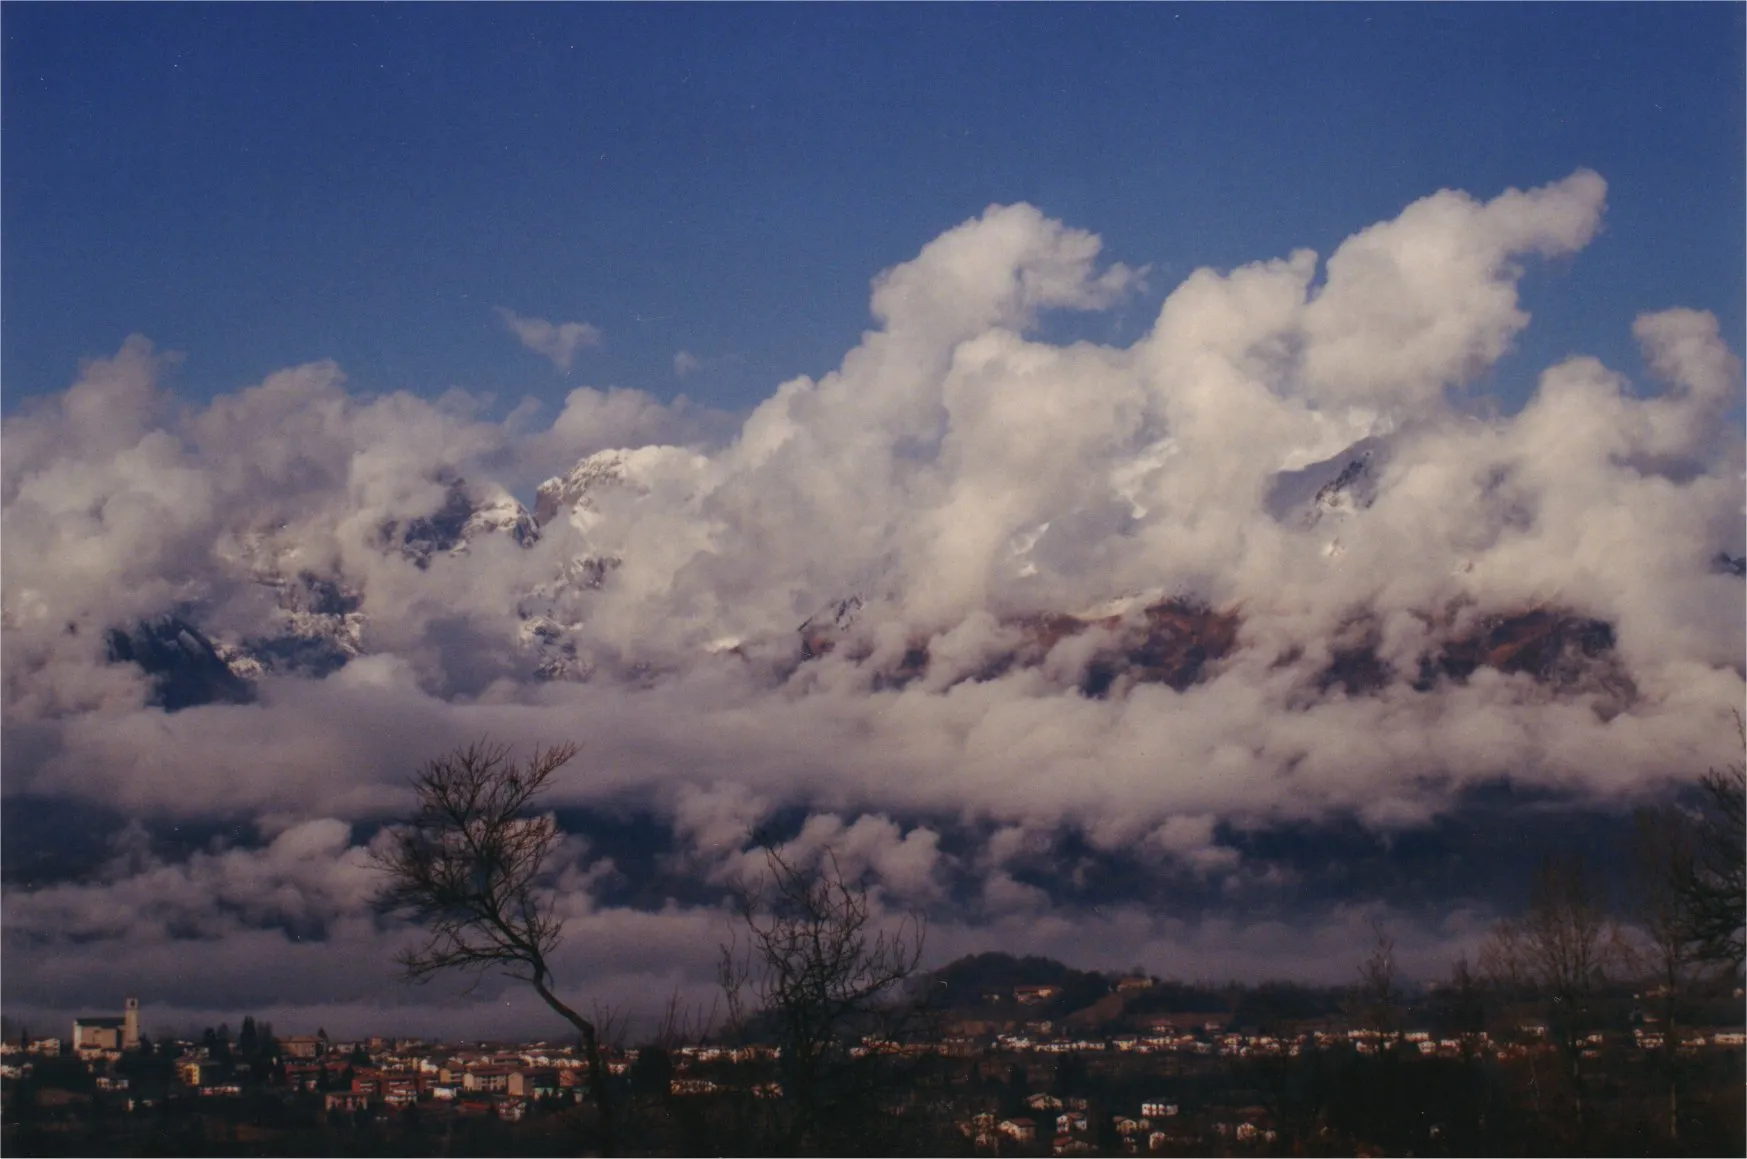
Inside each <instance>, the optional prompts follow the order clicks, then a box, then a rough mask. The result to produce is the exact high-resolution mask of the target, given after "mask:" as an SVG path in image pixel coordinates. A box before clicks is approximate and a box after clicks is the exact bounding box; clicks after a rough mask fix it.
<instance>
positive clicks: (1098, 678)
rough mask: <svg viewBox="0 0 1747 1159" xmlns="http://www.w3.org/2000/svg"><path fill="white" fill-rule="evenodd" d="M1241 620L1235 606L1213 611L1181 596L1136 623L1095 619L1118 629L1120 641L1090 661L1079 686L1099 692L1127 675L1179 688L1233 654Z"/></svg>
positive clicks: (1090, 692)
mask: <svg viewBox="0 0 1747 1159" xmlns="http://www.w3.org/2000/svg"><path fill="white" fill-rule="evenodd" d="M1239 622H1240V621H1239V619H1238V616H1237V613H1236V612H1234V611H1214V610H1213V609H1211V608H1206V607H1201V606H1199V605H1197V604H1192V603H1189V602H1187V601H1185V600H1163V601H1161V602H1159V603H1156V604H1153V605H1151V606H1150V607H1148V608H1147V609H1146V610H1145V612H1144V613H1143V614H1142V620H1141V623H1140V624H1139V625H1138V626H1135V625H1132V624H1128V623H1126V622H1124V620H1123V619H1122V618H1121V617H1111V618H1110V619H1107V620H1103V621H1099V623H1100V626H1103V627H1106V628H1109V629H1111V630H1113V631H1115V632H1116V633H1117V641H1118V642H1117V645H1116V647H1115V648H1113V649H1110V650H1107V651H1101V652H1100V653H1099V654H1098V656H1097V657H1096V658H1095V659H1094V660H1093V661H1092V663H1091V664H1090V665H1088V667H1087V670H1086V678H1085V680H1084V681H1083V682H1082V684H1081V689H1082V691H1084V692H1086V693H1087V695H1090V696H1100V695H1103V693H1104V692H1106V691H1107V690H1108V689H1109V687H1110V685H1111V684H1113V683H1115V681H1116V680H1117V678H1118V677H1120V676H1123V675H1127V676H1129V677H1131V678H1133V679H1134V681H1135V682H1136V683H1139V684H1165V685H1169V686H1170V687H1171V688H1174V689H1176V690H1177V691H1178V692H1181V691H1183V690H1184V689H1185V688H1188V687H1189V686H1191V685H1193V684H1198V683H1200V682H1201V680H1202V679H1203V678H1204V677H1205V676H1206V675H1207V668H1208V665H1210V664H1212V663H1213V662H1214V661H1216V660H1220V659H1223V658H1224V657H1226V656H1227V655H1229V654H1230V653H1231V650H1232V648H1233V646H1234V645H1236V643H1237V630H1238V624H1239Z"/></svg>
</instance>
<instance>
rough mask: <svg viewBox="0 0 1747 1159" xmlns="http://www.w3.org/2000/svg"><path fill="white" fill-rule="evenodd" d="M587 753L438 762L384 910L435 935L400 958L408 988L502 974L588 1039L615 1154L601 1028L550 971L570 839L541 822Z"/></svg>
mask: <svg viewBox="0 0 1747 1159" xmlns="http://www.w3.org/2000/svg"><path fill="white" fill-rule="evenodd" d="M576 751H577V750H576V746H575V745H571V744H566V745H557V746H554V747H552V748H547V749H535V750H534V753H533V755H532V756H531V757H530V758H529V760H528V762H527V763H526V764H520V763H518V762H516V761H515V760H513V759H512V758H511V750H510V747H509V746H508V745H502V744H494V743H492V742H489V741H476V742H474V743H473V744H470V745H466V746H464V747H462V748H458V749H456V750H454V751H453V752H450V753H447V754H445V755H443V756H440V757H438V758H436V759H435V760H432V761H430V762H429V763H427V764H426V765H425V766H424V767H423V768H422V769H420V770H419V772H418V774H417V775H416V776H415V777H414V779H413V789H414V791H415V793H416V794H417V797H418V811H417V812H416V813H415V814H414V815H413V817H412V819H411V821H410V822H408V823H407V824H405V825H403V826H401V827H400V828H398V829H396V830H395V831H394V832H393V834H392V837H391V840H390V841H389V843H388V845H387V847H386V849H385V850H384V851H383V852H382V853H380V854H379V855H378V857H377V865H378V868H379V869H381V871H382V872H383V874H384V875H385V876H386V881H385V883H384V885H383V887H382V888H381V890H380V891H379V893H378V895H377V904H378V905H379V906H380V907H381V908H382V909H383V910H385V911H387V912H391V913H396V914H399V915H401V916H403V917H406V918H408V919H409V920H411V921H413V922H415V923H417V924H419V925H422V926H424V927H425V928H426V929H427V930H428V931H429V936H428V937H427V938H426V939H425V942H424V944H423V945H422V946H420V947H418V948H416V949H409V950H407V951H405V952H404V953H402V954H400V955H399V956H398V958H397V959H396V960H397V961H398V962H399V964H400V966H401V968H402V970H403V971H404V974H405V977H406V978H407V980H408V981H411V982H427V981H429V980H430V979H431V978H433V977H435V976H436V975H438V974H440V973H443V972H445V971H449V970H456V971H461V972H464V973H465V972H475V973H485V972H489V971H499V972H502V973H504V974H507V975H508V976H510V977H512V978H515V979H517V980H519V981H523V982H526V983H528V984H529V985H530V986H532V987H533V988H534V992H535V993H536V994H538V995H539V996H540V998H541V1000H542V1001H543V1002H545V1003H546V1005H548V1006H550V1007H551V1008H552V1009H553V1011H555V1012H556V1013H557V1014H558V1015H560V1016H561V1017H562V1018H564V1020H565V1021H567V1022H569V1023H570V1024H571V1025H572V1026H573V1027H575V1028H576V1030H577V1033H578V1034H579V1035H581V1037H582V1044H583V1049H584V1051H585V1053H586V1055H587V1058H588V1075H589V1091H590V1094H591V1095H592V1096H593V1098H594V1102H595V1106H596V1108H597V1110H598V1113H599V1115H600V1125H601V1135H602V1140H603V1150H605V1151H606V1152H607V1153H608V1154H611V1151H612V1145H613V1129H612V1128H613V1116H612V1110H613V1107H612V1097H611V1087H610V1084H609V1082H608V1079H607V1073H606V1069H605V1066H604V1065H603V1063H602V1060H601V1052H600V1036H599V1034H598V1033H597V1026H596V1022H595V1021H594V1020H591V1019H588V1018H585V1017H583V1016H582V1015H581V1014H579V1013H577V1011H576V1010H574V1009H573V1008H572V1007H570V1006H569V1005H567V1004H566V1003H565V1002H564V1001H563V1000H562V999H560V998H559V997H558V995H557V994H556V993H554V992H553V989H552V987H553V985H554V979H553V977H552V970H551V967H550V966H549V964H548V963H549V960H550V958H551V955H552V953H553V951H554V950H556V949H557V948H558V944H559V940H560V935H561V934H562V932H563V926H564V923H563V919H561V918H559V917H558V916H557V915H556V914H555V913H553V907H552V897H551V894H550V893H549V892H548V891H546V890H545V889H543V888H542V886H543V883H544V881H545V873H546V868H547V867H546V862H547V859H548V857H549V856H550V855H551V853H552V849H553V847H554V846H555V845H556V844H557V843H558V841H559V839H560V836H561V835H560V833H559V830H558V824H557V822H556V820H555V819H554V818H553V817H552V816H551V815H550V814H548V815H544V816H535V815H530V810H531V807H532V804H533V802H534V800H535V798H537V797H538V796H539V795H540V793H541V792H542V791H543V790H544V789H545V788H546V785H547V783H548V782H549V781H550V780H551V778H552V774H553V773H555V772H557V771H558V770H559V769H560V768H562V767H563V766H564V765H565V763H566V762H568V761H569V760H570V759H571V758H572V757H574V756H575V755H576Z"/></svg>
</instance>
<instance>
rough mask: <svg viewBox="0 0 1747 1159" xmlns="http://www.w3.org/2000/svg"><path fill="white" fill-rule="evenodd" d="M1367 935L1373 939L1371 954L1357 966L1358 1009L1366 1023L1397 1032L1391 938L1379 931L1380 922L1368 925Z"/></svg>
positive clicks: (1392, 940)
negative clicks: (1369, 929)
mask: <svg viewBox="0 0 1747 1159" xmlns="http://www.w3.org/2000/svg"><path fill="white" fill-rule="evenodd" d="M1371 933H1372V935H1373V937H1374V938H1375V939H1376V940H1375V942H1374V943H1373V945H1372V947H1371V953H1370V955H1369V956H1367V957H1366V959H1365V960H1364V961H1363V962H1361V963H1360V964H1359V993H1358V999H1359V1008H1360V1011H1361V1013H1362V1015H1363V1017H1364V1018H1365V1019H1366V1020H1367V1021H1368V1022H1370V1023H1371V1024H1372V1025H1373V1026H1375V1027H1376V1028H1377V1029H1378V1030H1381V1031H1383V1032H1384V1033H1385V1034H1389V1033H1393V1032H1394V1031H1395V1030H1396V1029H1398V1028H1397V1026H1396V1007H1397V1005H1398V1003H1399V1000H1400V998H1401V995H1400V993H1399V992H1398V990H1397V987H1396V982H1395V939H1394V938H1392V937H1390V936H1389V935H1387V934H1386V933H1384V932H1383V926H1382V923H1380V922H1376V921H1373V922H1372V923H1371Z"/></svg>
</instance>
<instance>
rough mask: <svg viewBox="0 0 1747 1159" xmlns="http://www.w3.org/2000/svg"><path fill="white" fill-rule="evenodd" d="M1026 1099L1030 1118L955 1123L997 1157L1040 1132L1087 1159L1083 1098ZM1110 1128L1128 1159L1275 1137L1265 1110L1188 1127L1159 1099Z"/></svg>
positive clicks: (1057, 1147)
mask: <svg viewBox="0 0 1747 1159" xmlns="http://www.w3.org/2000/svg"><path fill="white" fill-rule="evenodd" d="M1025 1101H1026V1105H1027V1106H1028V1107H1029V1108H1030V1109H1031V1111H1032V1114H1030V1115H1020V1116H1016V1117H1013V1118H1005V1119H1003V1118H997V1117H996V1116H995V1115H993V1114H990V1113H987V1112H985V1113H983V1114H980V1115H973V1116H971V1117H970V1118H969V1119H966V1120H964V1121H963V1122H961V1123H959V1130H960V1132H961V1133H963V1134H964V1136H965V1137H966V1138H967V1139H969V1140H971V1142H972V1144H973V1145H974V1146H975V1147H976V1149H977V1150H978V1151H986V1152H994V1153H998V1152H999V1151H1000V1150H1001V1146H1002V1144H1003V1143H1004V1142H1005V1143H1008V1144H1011V1145H1018V1146H1021V1147H1027V1148H1030V1147H1034V1146H1035V1145H1036V1144H1038V1143H1039V1142H1040V1133H1043V1132H1048V1133H1047V1134H1046V1135H1044V1136H1043V1137H1045V1138H1049V1139H1050V1140H1051V1151H1052V1153H1054V1154H1056V1155H1086V1154H1090V1153H1092V1152H1093V1151H1094V1150H1096V1149H1097V1143H1096V1141H1095V1139H1094V1137H1093V1134H1092V1118H1091V1112H1090V1110H1089V1104H1088V1101H1087V1100H1086V1099H1083V1098H1076V1097H1071V1096H1070V1097H1059V1096H1056V1095H1051V1094H1034V1095H1031V1096H1030V1097H1028V1098H1027V1099H1026V1100H1025ZM1111 1130H1112V1133H1113V1134H1114V1135H1115V1136H1116V1139H1117V1140H1118V1145H1119V1146H1120V1148H1121V1150H1122V1152H1123V1153H1124V1154H1129V1155H1133V1154H1138V1153H1140V1152H1141V1151H1142V1150H1146V1151H1149V1152H1152V1151H1164V1150H1169V1149H1175V1148H1180V1147H1183V1146H1186V1145H1192V1144H1196V1143H1200V1142H1203V1141H1205V1140H1206V1139H1207V1138H1208V1137H1209V1136H1211V1137H1212V1138H1214V1139H1220V1140H1234V1141H1236V1142H1239V1143H1272V1142H1274V1141H1275V1140H1276V1139H1277V1138H1278V1134H1277V1132H1276V1131H1275V1130H1274V1129H1273V1127H1272V1126H1270V1125H1269V1118H1268V1112H1267V1110H1266V1109H1265V1108H1262V1107H1242V1108H1238V1109H1235V1110H1233V1111H1231V1112H1229V1113H1214V1114H1210V1115H1205V1116H1202V1117H1201V1118H1200V1119H1199V1120H1198V1121H1196V1122H1194V1123H1188V1122H1185V1121H1184V1120H1183V1119H1182V1118H1181V1117H1180V1115H1179V1108H1178V1106H1177V1104H1176V1103H1173V1102H1166V1101H1164V1100H1162V1099H1160V1100H1153V1101H1150V1102H1143V1103H1141V1104H1140V1109H1139V1113H1138V1114H1135V1115H1125V1114H1117V1115H1112V1116H1111Z"/></svg>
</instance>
